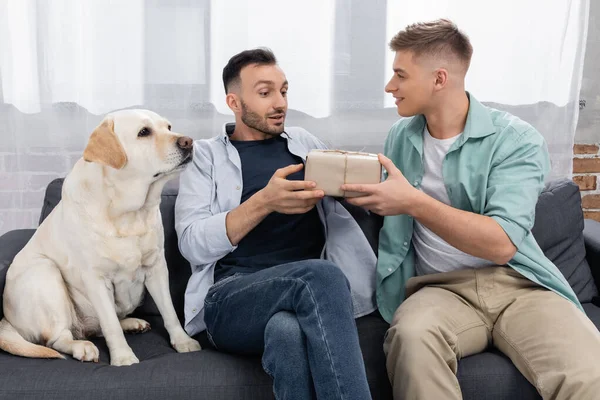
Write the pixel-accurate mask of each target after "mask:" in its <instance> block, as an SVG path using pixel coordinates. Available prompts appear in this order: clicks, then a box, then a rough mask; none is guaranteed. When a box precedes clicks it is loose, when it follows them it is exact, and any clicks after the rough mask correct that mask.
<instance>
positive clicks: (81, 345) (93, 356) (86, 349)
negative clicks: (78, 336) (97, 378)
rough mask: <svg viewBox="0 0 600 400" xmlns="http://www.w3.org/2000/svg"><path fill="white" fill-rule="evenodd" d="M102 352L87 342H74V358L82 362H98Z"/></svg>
mask: <svg viewBox="0 0 600 400" xmlns="http://www.w3.org/2000/svg"><path fill="white" fill-rule="evenodd" d="M99 355H100V352H99V351H98V348H97V347H96V345H95V344H94V343H92V342H90V341H87V340H75V341H73V358H75V359H77V360H80V361H93V362H98V358H99Z"/></svg>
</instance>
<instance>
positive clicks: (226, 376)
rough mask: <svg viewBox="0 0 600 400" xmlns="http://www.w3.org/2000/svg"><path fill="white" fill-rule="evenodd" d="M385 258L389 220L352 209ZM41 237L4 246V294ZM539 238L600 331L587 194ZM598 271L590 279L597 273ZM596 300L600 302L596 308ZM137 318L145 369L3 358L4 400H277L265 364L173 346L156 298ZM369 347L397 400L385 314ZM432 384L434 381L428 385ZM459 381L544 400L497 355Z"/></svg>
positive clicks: (553, 213)
mask: <svg viewBox="0 0 600 400" xmlns="http://www.w3.org/2000/svg"><path fill="white" fill-rule="evenodd" d="M61 187H62V180H60V179H59V180H55V181H53V182H51V183H50V184H49V185H48V187H47V190H46V196H45V199H44V204H43V209H42V215H41V217H40V220H43V219H44V218H45V217H46V216H47V215H48V213H49V212H50V211H51V210H52V208H53V207H54V206H55V205H56V204H57V202H58V201H59V199H60V193H61ZM176 196H177V187H176V184H174V185H171V186H169V187H167V188H165V191H164V192H163V197H162V204H161V210H162V216H163V222H164V227H165V251H166V258H167V261H168V264H169V270H170V281H171V282H170V287H171V295H172V297H173V301H174V304H175V307H176V309H177V311H178V313H179V316H180V318H182V317H183V315H182V311H183V293H184V290H185V285H186V282H187V279H188V277H189V275H190V267H189V264H188V263H187V262H186V260H185V259H184V258H183V257H182V256H181V255H180V254H179V251H178V248H177V237H176V234H175V230H174V227H173V218H174V215H173V207H174V203H175V198H176ZM345 206H346V207H348V208H349V210H350V211H351V212H352V214H353V216H354V217H355V218H356V219H357V221H358V222H359V224H360V225H361V227H362V228H363V230H364V232H365V235H366V236H367V238H368V239H369V242H370V243H371V245H372V246H373V247H374V248H376V246H377V236H378V230H379V227H380V224H381V219H380V218H379V217H376V216H372V215H371V216H370V215H368V214H367V213H366V212H364V211H363V210H362V209H358V208H355V207H351V206H349V205H348V204H345ZM33 232H34V230H16V231H11V232H8V233H6V234H5V235H3V236H2V237H0V289H3V288H4V281H5V275H6V270H7V268H8V266H9V265H10V263H11V261H12V259H13V257H14V256H15V254H16V253H17V252H18V251H19V250H20V249H21V248H22V247H23V246H24V245H25V243H26V242H27V241H28V239H29V238H30V237H31V235H32V234H33ZM533 232H534V235H535V237H536V239H537V241H538V243H539V244H540V246H541V247H542V249H543V250H544V251H545V252H546V254H547V256H548V257H549V258H550V259H551V260H553V261H554V262H555V263H556V264H557V265H558V266H559V268H560V269H561V271H562V272H563V274H564V275H565V276H566V277H567V279H568V281H569V283H570V284H571V285H572V286H573V288H574V289H575V291H576V293H577V295H578V296H579V299H580V300H581V301H582V303H584V308H585V310H586V312H587V313H588V315H589V317H590V318H591V319H592V321H594V323H595V325H596V326H597V327H600V307H598V306H595V305H593V304H592V303H591V301H592V299H593V298H594V297H595V296H598V290H597V285H599V284H600V223H597V222H595V221H591V220H586V221H584V219H583V214H582V211H581V199H580V194H579V189H578V187H577V186H576V185H575V184H574V183H572V182H571V181H566V180H564V181H557V182H553V183H551V184H549V185H548V186H547V187H546V189H545V191H544V193H543V194H542V195H541V197H540V199H539V202H538V205H537V212H536V223H535V227H534V230H533ZM590 266H591V269H590ZM596 300H597V298H596ZM136 314H137V315H138V316H140V317H143V318H145V319H147V320H148V321H149V322H150V323H151V324H152V330H151V331H150V332H147V333H144V334H138V335H127V341H128V342H129V344H130V345H131V347H132V349H133V350H134V352H135V354H136V355H137V356H138V358H139V359H140V363H139V364H137V365H134V366H131V367H111V366H110V365H109V364H108V361H109V358H108V351H107V348H106V345H105V343H104V341H103V339H101V338H98V339H93V341H94V343H96V345H97V346H98V348H99V349H100V353H101V354H100V362H99V363H96V364H95V363H81V362H78V361H76V360H74V359H71V358H69V359H66V360H40V359H25V358H20V357H15V356H12V355H9V354H7V353H4V352H1V351H0V398H2V399H42V398H45V399H61V400H62V399H84V398H89V399H161V400H163V399H210V400H216V399H234V400H243V399H248V400H250V399H252V400H256V399H271V398H273V395H272V391H271V379H270V378H269V377H268V376H267V375H266V374H265V373H264V372H263V371H262V368H261V364H260V360H259V358H257V357H241V356H236V355H231V354H224V353H219V352H217V351H215V350H213V349H211V348H210V345H209V343H208V341H207V340H206V337H205V336H204V335H203V334H200V335H198V336H199V337H198V338H197V339H199V340H200V343H201V344H202V346H203V348H204V350H202V351H201V352H197V353H187V354H177V353H176V352H175V351H174V350H173V349H172V348H171V346H170V345H169V341H168V339H167V335H166V332H165V330H164V328H163V327H162V321H161V319H160V316H159V315H158V312H157V309H156V306H155V305H154V303H153V301H152V300H151V298H150V297H149V296H147V297H146V300H145V302H144V304H143V305H142V306H140V308H139V309H138V310H136ZM357 326H358V331H359V334H360V344H361V346H362V351H363V356H364V359H365V364H366V367H367V375H368V380H369V384H370V387H371V392H372V395H373V398H374V399H391V388H390V385H389V383H388V380H387V375H386V372H385V359H384V355H383V350H382V342H383V337H384V334H385V331H386V329H387V323H386V322H385V321H383V320H382V319H381V317H380V316H379V315H377V314H374V315H370V316H366V317H363V318H360V319H359V320H358V321H357ZM423 378H424V379H427V377H423ZM458 378H459V381H460V384H461V388H462V390H463V394H464V398H465V399H510V400H517V399H538V398H539V396H538V394H537V392H536V391H535V389H534V388H533V386H531V385H530V384H529V383H528V382H527V381H526V380H525V378H524V377H523V376H522V375H521V374H520V373H519V371H518V370H517V369H516V368H515V367H514V366H513V365H512V364H511V362H510V360H509V359H507V358H506V357H505V356H504V355H502V354H500V353H499V352H497V351H495V350H493V349H491V350H489V351H487V352H485V353H483V354H478V355H475V356H471V357H467V358H465V359H463V360H461V361H460V363H459V370H458Z"/></svg>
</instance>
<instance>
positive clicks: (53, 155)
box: [0, 148, 81, 235]
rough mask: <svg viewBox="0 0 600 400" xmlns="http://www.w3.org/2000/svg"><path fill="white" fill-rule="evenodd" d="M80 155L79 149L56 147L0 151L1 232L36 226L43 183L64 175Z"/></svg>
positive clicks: (44, 185)
mask: <svg viewBox="0 0 600 400" xmlns="http://www.w3.org/2000/svg"><path fill="white" fill-rule="evenodd" d="M79 157H81V151H68V150H61V149H55V148H30V149H26V150H23V151H21V152H18V153H16V152H15V153H12V152H0V235H1V234H3V233H5V232H7V231H10V230H13V229H21V228H34V227H36V226H37V222H38V219H39V216H40V211H41V209H42V204H43V199H44V192H45V189H46V186H48V184H49V183H50V182H51V181H52V180H53V179H55V178H59V177H64V176H65V175H66V174H67V172H68V171H70V169H71V167H72V166H73V164H75V162H76V160H77V159H78V158H79Z"/></svg>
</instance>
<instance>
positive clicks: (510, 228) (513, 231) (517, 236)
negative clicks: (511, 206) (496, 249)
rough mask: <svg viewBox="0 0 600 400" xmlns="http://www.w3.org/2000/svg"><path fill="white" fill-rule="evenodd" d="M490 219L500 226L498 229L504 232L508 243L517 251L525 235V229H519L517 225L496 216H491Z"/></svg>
mask: <svg viewBox="0 0 600 400" xmlns="http://www.w3.org/2000/svg"><path fill="white" fill-rule="evenodd" d="M490 217H491V218H493V219H494V221H496V222H497V223H498V225H500V227H501V228H502V229H503V230H504V232H505V233H506V235H507V236H508V238H509V239H510V241H511V242H512V243H513V244H514V245H515V247H516V248H517V249H518V248H519V246H520V245H521V242H522V241H523V239H525V235H526V234H527V232H526V231H525V229H523V228H521V227H520V226H519V225H517V224H515V223H514V222H513V221H510V220H508V219H506V218H503V217H500V216H497V215H492V216H490Z"/></svg>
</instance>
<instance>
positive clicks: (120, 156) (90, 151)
mask: <svg viewBox="0 0 600 400" xmlns="http://www.w3.org/2000/svg"><path fill="white" fill-rule="evenodd" d="M114 126H115V124H114V122H113V120H112V119H105V120H104V121H103V122H102V123H101V124H100V125H99V126H98V127H97V128H96V129H94V132H92V135H91V136H90V140H89V141H88V144H87V146H86V148H85V150H84V151H83V159H84V160H85V161H90V162H96V163H99V164H102V165H107V166H109V167H112V168H115V169H121V168H123V167H124V166H125V164H127V154H125V149H124V148H123V145H121V142H119V138H118V137H117V134H116V133H115V130H114Z"/></svg>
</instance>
